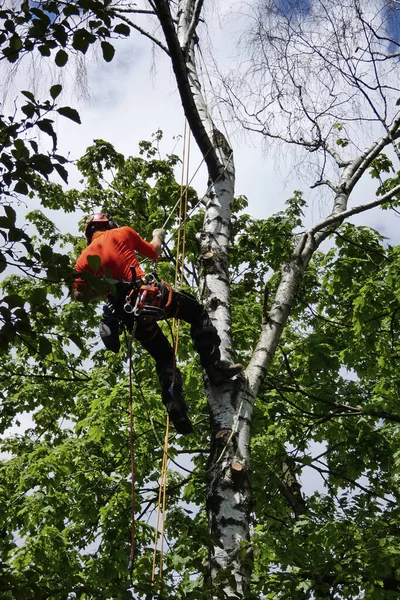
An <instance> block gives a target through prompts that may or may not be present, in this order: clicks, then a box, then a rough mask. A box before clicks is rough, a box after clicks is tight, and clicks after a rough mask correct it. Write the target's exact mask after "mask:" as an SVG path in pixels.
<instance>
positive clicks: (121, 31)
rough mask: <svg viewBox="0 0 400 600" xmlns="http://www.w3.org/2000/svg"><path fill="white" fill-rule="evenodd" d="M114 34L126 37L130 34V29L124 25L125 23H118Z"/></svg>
mask: <svg viewBox="0 0 400 600" xmlns="http://www.w3.org/2000/svg"><path fill="white" fill-rule="evenodd" d="M114 32H115V33H118V34H119V35H124V36H126V37H128V36H129V35H130V33H131V28H130V27H129V25H126V23H118V25H116V26H115V27H114Z"/></svg>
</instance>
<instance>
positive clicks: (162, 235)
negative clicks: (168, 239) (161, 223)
mask: <svg viewBox="0 0 400 600" xmlns="http://www.w3.org/2000/svg"><path fill="white" fill-rule="evenodd" d="M165 235H166V231H165V229H155V230H154V231H153V238H155V237H157V238H158V239H159V240H160V242H161V243H162V244H163V243H164V242H165Z"/></svg>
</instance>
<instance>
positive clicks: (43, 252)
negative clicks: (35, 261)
mask: <svg viewBox="0 0 400 600" xmlns="http://www.w3.org/2000/svg"><path fill="white" fill-rule="evenodd" d="M40 258H41V259H42V261H43V262H45V263H47V262H49V261H50V260H51V259H52V258H53V249H52V248H51V247H50V246H42V247H41V248H40Z"/></svg>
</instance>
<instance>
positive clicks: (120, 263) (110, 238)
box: [74, 226, 157, 290]
mask: <svg viewBox="0 0 400 600" xmlns="http://www.w3.org/2000/svg"><path fill="white" fill-rule="evenodd" d="M136 251H137V252H139V254H142V255H143V256H145V257H146V258H151V259H155V258H157V252H156V249H155V248H154V246H153V245H152V244H150V242H146V240H144V239H143V238H141V237H140V235H139V234H138V233H136V231H135V230H134V229H132V228H131V227H127V226H125V227H120V228H118V229H109V230H107V231H96V232H95V233H94V234H93V238H92V241H91V243H90V244H89V246H87V248H85V250H84V251H83V252H82V254H81V255H80V256H79V258H78V260H77V261H76V264H75V270H76V272H77V273H80V272H81V271H88V272H89V273H92V275H96V276H98V277H111V278H112V279H123V280H125V281H130V280H131V278H132V274H131V269H130V267H131V266H133V267H135V271H136V277H142V275H144V271H143V269H142V268H141V266H140V265H139V261H138V259H137V256H136ZM88 256H99V257H100V261H101V263H100V268H99V269H98V270H97V271H96V272H95V271H93V269H92V268H91V267H90V265H89V263H88ZM81 285H83V286H85V283H84V281H83V280H82V279H76V280H75V283H74V289H75V290H78V289H79V286H81Z"/></svg>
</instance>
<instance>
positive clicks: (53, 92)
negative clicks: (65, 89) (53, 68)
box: [50, 83, 62, 100]
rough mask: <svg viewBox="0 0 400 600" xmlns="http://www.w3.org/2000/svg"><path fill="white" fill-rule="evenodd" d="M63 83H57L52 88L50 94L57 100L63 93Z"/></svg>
mask: <svg viewBox="0 0 400 600" xmlns="http://www.w3.org/2000/svg"><path fill="white" fill-rule="evenodd" d="M61 90H62V85H60V84H59V83H57V84H56V85H52V86H51V88H50V96H51V97H52V98H53V100H55V99H56V98H58V96H59V95H60V94H61Z"/></svg>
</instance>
